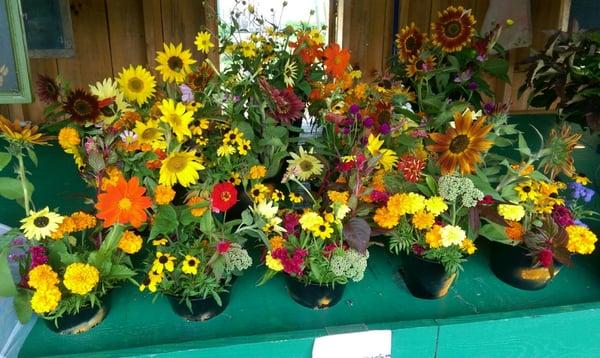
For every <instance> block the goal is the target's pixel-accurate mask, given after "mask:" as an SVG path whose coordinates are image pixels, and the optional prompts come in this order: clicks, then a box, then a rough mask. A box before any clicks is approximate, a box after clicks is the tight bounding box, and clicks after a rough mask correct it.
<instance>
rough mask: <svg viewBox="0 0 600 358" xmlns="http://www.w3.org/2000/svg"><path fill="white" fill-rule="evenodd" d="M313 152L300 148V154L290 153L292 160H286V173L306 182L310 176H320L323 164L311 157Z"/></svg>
mask: <svg viewBox="0 0 600 358" xmlns="http://www.w3.org/2000/svg"><path fill="white" fill-rule="evenodd" d="M312 153H313V150H312V149H311V150H310V152H307V151H305V150H304V148H302V147H300V154H299V155H298V154H296V153H290V156H291V157H292V159H288V161H287V162H288V169H287V170H288V173H289V174H293V175H295V176H296V177H298V179H300V180H308V179H310V178H311V177H312V176H315V175H320V174H321V172H322V171H323V163H321V161H320V160H319V159H318V158H317V157H315V156H314V155H312Z"/></svg>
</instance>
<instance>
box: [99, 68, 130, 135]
mask: <svg viewBox="0 0 600 358" xmlns="http://www.w3.org/2000/svg"><path fill="white" fill-rule="evenodd" d="M118 86H119V85H118V83H117V82H116V81H113V79H112V78H105V79H104V80H103V81H102V82H96V84H95V85H90V86H89V87H90V91H91V92H92V94H93V95H94V96H97V97H98V100H100V103H103V102H107V101H109V102H111V103H110V104H107V105H104V106H100V107H101V109H100V116H101V117H102V120H104V123H106V124H112V123H113V122H114V121H115V120H116V119H117V118H119V116H120V115H121V113H124V112H130V111H132V109H131V106H130V105H129V103H127V102H126V101H125V98H124V95H123V92H121V91H120V90H119V87H118Z"/></svg>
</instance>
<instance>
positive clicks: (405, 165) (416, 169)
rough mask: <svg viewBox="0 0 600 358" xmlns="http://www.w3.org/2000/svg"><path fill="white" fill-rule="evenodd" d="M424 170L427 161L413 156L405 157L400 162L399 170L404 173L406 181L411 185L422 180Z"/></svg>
mask: <svg viewBox="0 0 600 358" xmlns="http://www.w3.org/2000/svg"><path fill="white" fill-rule="evenodd" d="M424 169H425V161H424V160H420V159H418V158H417V157H414V156H412V155H405V156H403V157H402V158H400V161H399V162H398V170H400V171H401V172H402V175H404V179H406V180H407V181H409V182H411V183H417V182H418V181H419V179H421V175H422V174H423V170H424Z"/></svg>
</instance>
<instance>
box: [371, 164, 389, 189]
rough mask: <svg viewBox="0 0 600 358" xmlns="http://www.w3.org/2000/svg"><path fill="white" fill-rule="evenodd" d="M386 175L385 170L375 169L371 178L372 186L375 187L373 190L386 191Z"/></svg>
mask: <svg viewBox="0 0 600 358" xmlns="http://www.w3.org/2000/svg"><path fill="white" fill-rule="evenodd" d="M384 177H385V170H383V169H379V170H377V171H375V173H374V174H373V177H372V178H371V187H372V188H373V190H378V191H386V190H385V180H384Z"/></svg>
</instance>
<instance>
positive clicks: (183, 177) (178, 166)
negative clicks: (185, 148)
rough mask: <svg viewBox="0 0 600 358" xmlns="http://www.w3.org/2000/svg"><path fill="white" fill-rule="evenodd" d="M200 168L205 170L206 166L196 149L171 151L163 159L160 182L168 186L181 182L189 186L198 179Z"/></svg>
mask: <svg viewBox="0 0 600 358" xmlns="http://www.w3.org/2000/svg"><path fill="white" fill-rule="evenodd" d="M200 170H204V166H203V165H202V163H201V161H200V159H199V158H198V157H196V151H195V150H192V151H189V152H175V153H171V154H170V155H169V156H168V157H166V158H165V159H164V160H163V161H162V166H161V167H160V176H159V179H158V182H159V183H160V184H164V185H168V186H173V185H175V184H176V183H179V184H181V185H182V186H183V187H186V188H187V187H188V186H190V185H191V184H195V183H196V182H197V181H198V178H199V174H198V171H200Z"/></svg>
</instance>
